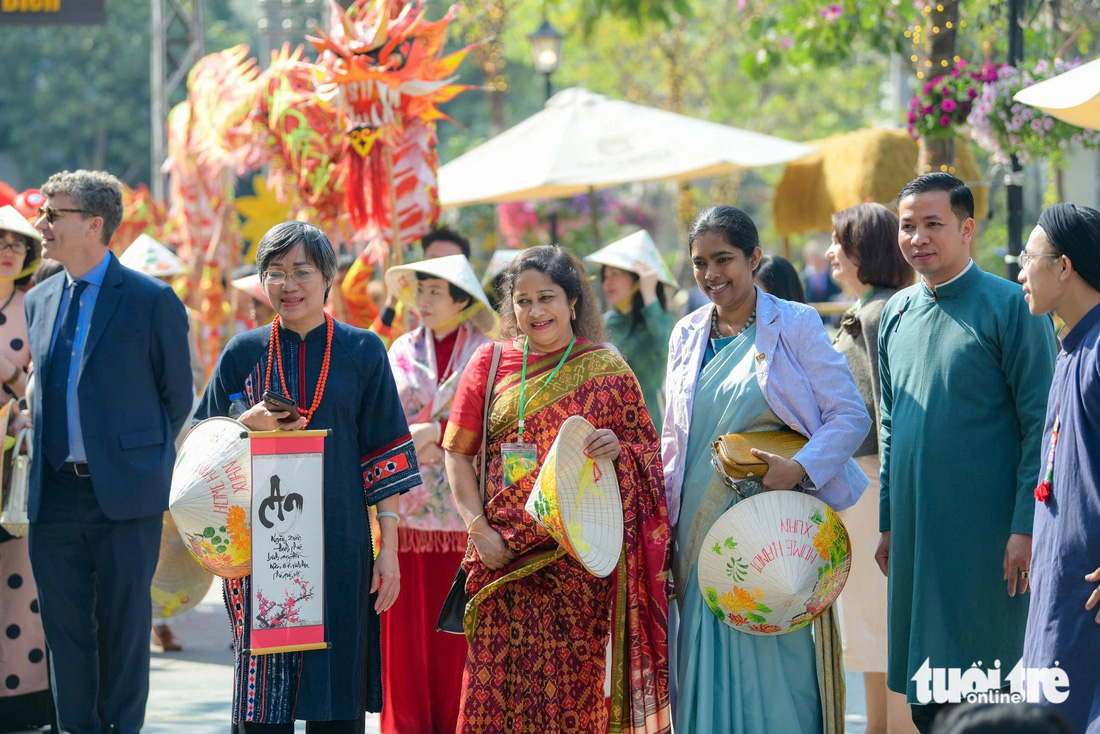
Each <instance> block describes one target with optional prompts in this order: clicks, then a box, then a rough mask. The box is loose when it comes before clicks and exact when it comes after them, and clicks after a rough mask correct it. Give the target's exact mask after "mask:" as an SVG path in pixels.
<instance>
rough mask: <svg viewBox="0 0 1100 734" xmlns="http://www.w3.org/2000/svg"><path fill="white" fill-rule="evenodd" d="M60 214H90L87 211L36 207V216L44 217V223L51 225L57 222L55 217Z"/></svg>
mask: <svg viewBox="0 0 1100 734" xmlns="http://www.w3.org/2000/svg"><path fill="white" fill-rule="evenodd" d="M61 212H72V213H74V214H91V212H90V211H88V210H87V209H54V208H53V207H52V206H40V207H38V216H40V217H45V218H46V221H47V222H49V223H50V224H53V223H54V222H56V221H57V215H58V214H60V213H61Z"/></svg>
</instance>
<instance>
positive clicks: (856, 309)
mask: <svg viewBox="0 0 1100 734" xmlns="http://www.w3.org/2000/svg"><path fill="white" fill-rule="evenodd" d="M874 294H875V289H874V288H872V289H871V290H869V291H867V292H866V293H864V294H863V295H862V296H860V297H859V301H858V302H857V303H856V304H855V305H854V306H852V307H851V308H850V309H848V310H849V311H851V312H852V313H858V312H859V309H860V308H861V307H862V306H863V304H865V303H867V299H868V298H870V297H871V296H873V295H874Z"/></svg>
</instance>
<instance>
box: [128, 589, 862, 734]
mask: <svg viewBox="0 0 1100 734" xmlns="http://www.w3.org/2000/svg"><path fill="white" fill-rule="evenodd" d="M172 630H173V631H174V632H175V634H176V637H178V638H179V639H180V641H181V642H182V643H183V646H184V649H183V650H182V651H181V652H173V653H153V661H152V672H151V678H150V685H149V689H150V692H149V705H148V708H147V709H146V716H145V728H144V729H143V730H142V731H143V732H144V733H145V734H230V728H229V710H230V704H231V702H232V686H233V655H232V652H231V651H230V649H229V639H230V637H229V618H228V617H227V616H226V613H225V608H224V607H223V606H222V598H221V584H218V583H215V585H214V586H213V588H211V590H210V593H209V594H208V595H207V596H206V598H205V599H204V600H203V601H202V603H201V604H199V606H198V607H197V608H196V609H195V610H194V611H192V612H190V613H189V614H187V615H185V616H183V617H181V618H180V619H178V620H175V621H174V622H173V623H172ZM863 724H864V704H863V683H862V677H861V676H859V675H851V674H849V675H848V727H847V729H848V732H849V734H859V733H860V732H862V731H863V728H864V727H863ZM297 731H299V732H304V731H305V725H304V724H301V723H299V724H298V727H297ZM378 731H379V729H378V717H377V716H369V717H368V718H367V734H375V733H377V732H378Z"/></svg>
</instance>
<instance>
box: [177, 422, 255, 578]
mask: <svg viewBox="0 0 1100 734" xmlns="http://www.w3.org/2000/svg"><path fill="white" fill-rule="evenodd" d="M247 430H248V429H247V428H245V427H244V425H243V424H241V423H238V422H237V421H235V420H233V419H231V418H220V417H219V418H207V419H206V420H204V421H202V422H201V423H199V424H197V425H196V426H195V427H194V428H192V429H191V432H190V433H188V434H187V438H185V439H184V440H183V445H181V446H180V450H179V453H178V454H177V455H176V466H175V468H174V469H173V470H172V489H171V492H170V493H169V496H168V509H169V511H170V512H171V513H172V519H173V520H174V521H175V523H176V527H177V528H178V529H179V534H180V537H181V538H183V542H184V545H186V546H187V548H188V549H189V550H190V551H191V555H193V556H194V557H195V560H197V561H198V562H199V563H201V564H202V565H203V567H204V568H205V569H206V570H207V571H209V572H210V573H212V574H214V575H215V576H221V577H222V578H227V579H234V578H241V577H242V576H247V575H248V574H249V573H251V571H252V450H251V445H250V443H249V441H248V439H247V438H241V434H242V433H244V432H246V431H247Z"/></svg>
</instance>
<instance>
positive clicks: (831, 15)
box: [821, 3, 844, 23]
mask: <svg viewBox="0 0 1100 734" xmlns="http://www.w3.org/2000/svg"><path fill="white" fill-rule="evenodd" d="M842 15H844V8H843V7H841V5H840V3H829V4H828V5H826V6H825V7H824V8H822V9H821V17H822V18H824V19H825V20H827V21H829V22H830V23H834V22H836V21H837V19H839V18H840V16H842Z"/></svg>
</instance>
